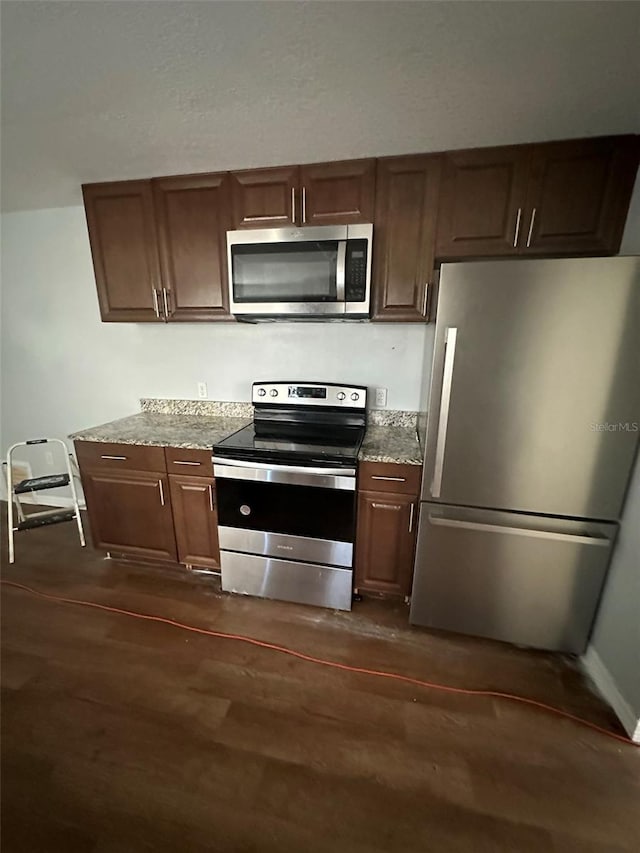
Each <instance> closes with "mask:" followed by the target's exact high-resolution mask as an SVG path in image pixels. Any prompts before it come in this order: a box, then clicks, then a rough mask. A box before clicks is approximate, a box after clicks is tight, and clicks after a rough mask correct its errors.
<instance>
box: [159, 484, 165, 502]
mask: <svg viewBox="0 0 640 853" xmlns="http://www.w3.org/2000/svg"><path fill="white" fill-rule="evenodd" d="M158 488H159V489H160V505H161V506H164V489H163V488H162V480H158Z"/></svg>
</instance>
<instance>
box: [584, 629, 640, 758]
mask: <svg viewBox="0 0 640 853" xmlns="http://www.w3.org/2000/svg"><path fill="white" fill-rule="evenodd" d="M580 663H581V665H582V668H583V669H584V671H585V672H586V673H587V675H588V676H589V678H590V679H591V680H592V681H593V683H594V684H595V686H596V687H597V689H598V691H599V692H600V693H601V694H602V696H603V697H604V699H605V700H606V701H607V703H608V704H609V705H610V706H611V707H612V708H613V710H614V711H615V713H616V716H617V717H618V719H619V720H620V722H621V723H622V725H623V726H624V728H625V730H626V732H627V734H628V735H629V737H630V738H631V740H633V741H634V742H635V743H640V719H638V715H637V714H635V713H634V711H633V709H632V707H631V705H629V703H628V702H627V700H626V699H625V698H624V696H623V695H622V693H620V691H619V690H618V686H617V684H616V682H615V680H614V678H613V676H612V675H611V673H610V672H609V670H608V669H607V667H606V666H605V665H604V663H603V662H602V658H601V657H600V655H599V654H598V652H597V651H596V650H595V649H594V647H593V646H589V647H588V649H587V651H586V652H585V653H584V655H583V656H582V658H581V659H580Z"/></svg>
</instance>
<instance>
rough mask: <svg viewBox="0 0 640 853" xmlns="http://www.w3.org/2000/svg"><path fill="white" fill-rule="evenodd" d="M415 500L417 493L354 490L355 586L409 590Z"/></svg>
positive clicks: (398, 592)
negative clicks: (355, 518) (355, 526)
mask: <svg viewBox="0 0 640 853" xmlns="http://www.w3.org/2000/svg"><path fill="white" fill-rule="evenodd" d="M417 501H418V499H417V497H413V496H408V495H400V494H389V493H388V492H385V493H382V492H380V493H377V492H360V493H359V494H358V528H357V533H356V581H355V586H356V589H358V590H362V591H370V592H380V593H386V594H387V595H399V596H407V595H409V594H410V592H411V579H412V575H413V554H414V549H415V540H416V524H417Z"/></svg>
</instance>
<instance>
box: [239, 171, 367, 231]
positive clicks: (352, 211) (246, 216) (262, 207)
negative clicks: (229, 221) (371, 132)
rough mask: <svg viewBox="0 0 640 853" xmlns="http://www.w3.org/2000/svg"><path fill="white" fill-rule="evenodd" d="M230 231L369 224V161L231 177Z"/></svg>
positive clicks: (256, 172)
mask: <svg viewBox="0 0 640 853" xmlns="http://www.w3.org/2000/svg"><path fill="white" fill-rule="evenodd" d="M232 181H233V184H232V196H233V223H234V227H235V228H277V227H282V226H286V225H348V224H350V223H356V222H371V221H372V220H373V213H374V197H375V160H346V161H339V162H336V163H316V164H312V165H309V166H287V167H283V168H277V169H251V170H248V171H244V172H233V173H232Z"/></svg>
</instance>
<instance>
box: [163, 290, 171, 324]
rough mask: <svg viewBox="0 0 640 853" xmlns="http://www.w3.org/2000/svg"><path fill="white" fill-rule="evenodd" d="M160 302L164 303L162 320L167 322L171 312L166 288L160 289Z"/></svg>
mask: <svg viewBox="0 0 640 853" xmlns="http://www.w3.org/2000/svg"><path fill="white" fill-rule="evenodd" d="M162 301H163V303H164V319H165V320H168V319H169V317H170V316H171V312H170V311H169V293H168V291H167V288H166V287H163V288H162Z"/></svg>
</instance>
